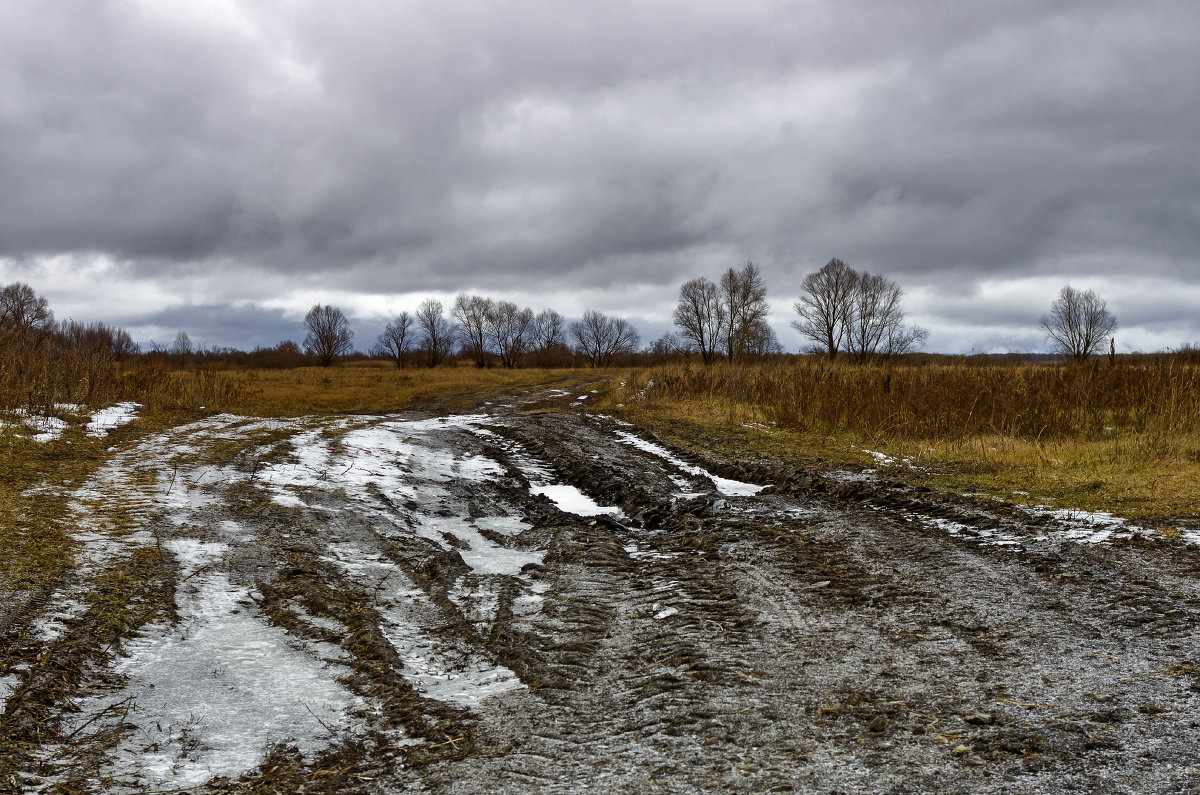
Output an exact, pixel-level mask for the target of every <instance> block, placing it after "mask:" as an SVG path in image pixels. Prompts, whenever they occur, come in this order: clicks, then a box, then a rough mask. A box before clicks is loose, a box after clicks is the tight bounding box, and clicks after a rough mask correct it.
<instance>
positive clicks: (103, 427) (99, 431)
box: [87, 402, 142, 439]
mask: <svg viewBox="0 0 1200 795" xmlns="http://www.w3.org/2000/svg"><path fill="white" fill-rule="evenodd" d="M141 407H142V404H141V403H132V402H126V403H118V404H116V405H115V406H109V407H108V408H106V409H100V410H99V411H97V412H95V413H93V414H92V417H91V419H90V420H89V421H88V424H87V435H88V436H94V437H95V438H97V439H102V438H104V437H105V436H108V432H109V431H111V430H113V429H114V428H119V427H121V426H122V425H124V424H126V423H128V422H132V421H133V420H134V419H136V418H137V410H138V409H140V408H141Z"/></svg>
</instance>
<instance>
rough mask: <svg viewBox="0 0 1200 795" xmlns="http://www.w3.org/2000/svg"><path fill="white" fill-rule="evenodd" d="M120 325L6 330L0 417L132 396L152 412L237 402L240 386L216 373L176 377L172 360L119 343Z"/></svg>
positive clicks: (0, 361)
mask: <svg viewBox="0 0 1200 795" xmlns="http://www.w3.org/2000/svg"><path fill="white" fill-rule="evenodd" d="M118 331H119V330H116V329H111V328H108V327H104V326H100V325H98V324H97V325H96V326H91V327H82V326H80V327H74V326H72V325H70V324H68V325H66V326H64V327H63V328H56V329H50V330H45V329H36V330H29V331H4V332H0V418H2V417H3V416H5V415H10V414H11V413H12V412H14V411H18V410H21V411H25V412H28V413H30V414H35V415H42V416H52V415H55V414H57V413H59V412H60V411H61V407H62V406H64V405H77V406H82V407H85V408H96V407H103V406H107V405H111V404H113V403H116V402H119V401H123V400H130V401H135V402H138V403H141V404H143V406H145V407H146V410H147V411H162V410H166V411H170V410H177V409H196V408H198V407H200V406H217V405H222V404H232V403H234V402H236V401H237V400H238V399H239V397H240V396H241V386H240V385H239V384H237V383H234V382H230V381H228V380H226V379H222V378H220V377H218V376H217V375H216V374H214V373H209V372H203V371H197V372H194V373H190V374H188V375H187V376H186V377H183V378H180V377H176V375H175V374H173V373H172V372H171V371H170V369H169V368H168V367H166V366H165V364H163V363H161V362H155V361H153V360H148V359H145V358H138V357H132V356H130V355H128V354H127V353H123V352H122V351H121V350H120V346H119V344H118V340H116V338H115V334H116V333H118Z"/></svg>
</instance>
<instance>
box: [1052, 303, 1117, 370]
mask: <svg viewBox="0 0 1200 795" xmlns="http://www.w3.org/2000/svg"><path fill="white" fill-rule="evenodd" d="M1041 325H1042V331H1044V332H1046V336H1047V337H1048V338H1049V339H1050V344H1051V347H1052V348H1053V349H1054V351H1055V352H1056V353H1061V354H1063V355H1064V356H1067V357H1068V358H1070V359H1071V360H1072V361H1075V362H1082V361H1086V360H1087V358H1088V357H1089V356H1091V355H1092V354H1093V353H1095V352H1096V351H1098V350H1099V349H1100V345H1101V344H1102V343H1103V342H1104V340H1105V338H1107V337H1108V336H1109V335H1110V334H1112V333H1113V332H1114V331H1116V330H1117V319H1116V318H1115V317H1113V315H1112V314H1111V313H1110V312H1109V311H1108V304H1107V302H1105V300H1104V299H1103V298H1101V297H1100V296H1099V295H1097V294H1096V292H1095V291H1094V290H1086V291H1084V292H1079V291H1078V290H1076V289H1075V288H1073V287H1071V285H1069V284H1068V285H1067V286H1065V287H1063V288H1062V290H1060V291H1059V293H1058V298H1056V299H1055V300H1054V302H1053V303H1052V304H1050V311H1049V312H1048V313H1047V314H1045V315H1042V322H1041ZM1114 346H1115V343H1114Z"/></svg>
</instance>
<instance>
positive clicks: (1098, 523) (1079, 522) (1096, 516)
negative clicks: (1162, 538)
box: [1021, 505, 1143, 544]
mask: <svg viewBox="0 0 1200 795" xmlns="http://www.w3.org/2000/svg"><path fill="white" fill-rule="evenodd" d="M1021 509H1022V510H1024V511H1026V512H1027V513H1030V514H1033V515H1034V516H1045V517H1050V518H1051V519H1054V520H1055V521H1057V522H1058V523H1059V524H1060V525H1062V526H1063V527H1064V531H1063V532H1062V533H1059V534H1056V535H1059V536H1060V537H1062V538H1066V539H1068V540H1071V541H1079V542H1082V543H1084V544H1099V543H1103V542H1105V541H1111V540H1113V539H1126V538H1133V537H1134V536H1135V535H1137V534H1139V533H1141V532H1143V531H1142V528H1140V527H1137V526H1136V525H1131V524H1129V523H1128V522H1127V521H1126V520H1125V519H1123V518H1121V517H1119V516H1113V515H1112V514H1111V513H1108V512H1107V511H1094V512H1093V511H1077V510H1073V509H1069V508H1050V507H1048V506H1045V505H1033V506H1021Z"/></svg>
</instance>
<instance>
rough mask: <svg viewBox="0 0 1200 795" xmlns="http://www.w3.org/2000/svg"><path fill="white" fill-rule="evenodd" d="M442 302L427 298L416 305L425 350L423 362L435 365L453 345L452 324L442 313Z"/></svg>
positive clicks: (440, 361) (418, 324)
mask: <svg viewBox="0 0 1200 795" xmlns="http://www.w3.org/2000/svg"><path fill="white" fill-rule="evenodd" d="M443 312H444V308H443V307H442V302H441V301H439V300H437V299H436V298H428V299H426V300H424V301H422V302H421V305H420V306H419V307H417V328H418V329H419V330H420V332H421V347H422V348H423V349H424V351H425V364H426V365H427V366H429V367H437V366H438V365H439V364H441V363H442V360H443V359H445V358H446V356H447V355H449V353H450V349H451V348H453V347H454V336H455V331H454V326H453V325H451V323H450V321H449V320H447V319H446V316H445V314H443Z"/></svg>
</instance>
